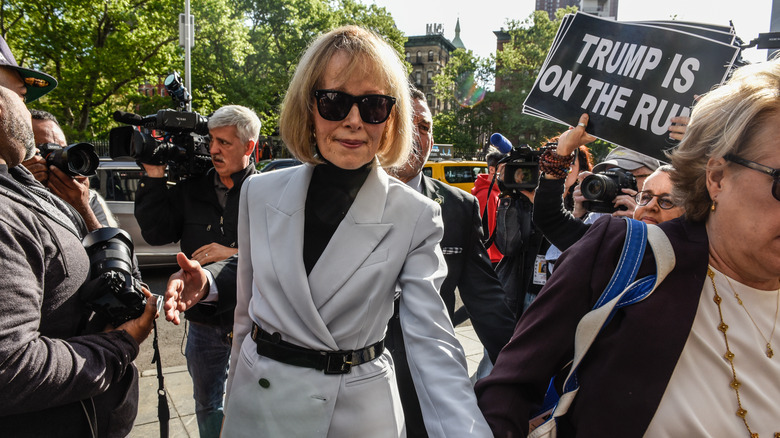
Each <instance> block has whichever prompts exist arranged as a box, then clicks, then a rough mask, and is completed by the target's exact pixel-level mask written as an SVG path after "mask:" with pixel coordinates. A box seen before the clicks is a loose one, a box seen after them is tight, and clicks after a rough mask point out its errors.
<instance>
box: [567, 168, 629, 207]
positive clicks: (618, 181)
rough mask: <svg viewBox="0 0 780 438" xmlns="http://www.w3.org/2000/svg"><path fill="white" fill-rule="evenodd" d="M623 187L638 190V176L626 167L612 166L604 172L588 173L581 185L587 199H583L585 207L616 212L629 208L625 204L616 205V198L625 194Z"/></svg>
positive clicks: (583, 194)
mask: <svg viewBox="0 0 780 438" xmlns="http://www.w3.org/2000/svg"><path fill="white" fill-rule="evenodd" d="M623 189H631V190H637V185H636V178H635V177H634V175H633V174H632V173H631V172H629V171H627V170H625V169H621V168H619V167H611V168H609V169H606V170H604V171H603V172H599V173H594V174H593V175H588V176H587V177H586V178H585V179H584V180H582V185H581V186H580V190H581V191H582V196H584V197H585V199H587V200H586V201H583V203H582V204H583V207H585V209H586V210H588V211H592V212H596V213H614V212H615V211H617V210H618V209H620V210H628V209H627V208H626V207H625V206H623V205H621V206H620V207H619V208H616V207H615V198H616V197H617V196H618V195H622V194H623Z"/></svg>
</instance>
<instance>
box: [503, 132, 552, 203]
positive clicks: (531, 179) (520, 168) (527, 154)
mask: <svg viewBox="0 0 780 438" xmlns="http://www.w3.org/2000/svg"><path fill="white" fill-rule="evenodd" d="M541 155H542V151H539V150H533V149H531V148H530V147H529V146H528V145H527V144H524V145H520V146H517V147H514V148H512V150H511V151H510V152H509V155H507V156H506V157H505V158H503V159H502V160H501V161H499V162H498V163H499V164H501V163H505V166H504V172H503V177H502V179H501V186H502V191H503V192H516V191H520V190H529V191H533V190H536V185H537V183H538V182H539V157H540V156H541Z"/></svg>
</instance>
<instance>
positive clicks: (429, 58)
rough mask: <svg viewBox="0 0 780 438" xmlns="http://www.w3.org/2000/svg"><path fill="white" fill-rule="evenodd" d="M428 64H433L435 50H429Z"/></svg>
mask: <svg viewBox="0 0 780 438" xmlns="http://www.w3.org/2000/svg"><path fill="white" fill-rule="evenodd" d="M428 62H433V50H428Z"/></svg>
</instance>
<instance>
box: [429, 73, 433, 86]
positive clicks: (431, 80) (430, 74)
mask: <svg viewBox="0 0 780 438" xmlns="http://www.w3.org/2000/svg"><path fill="white" fill-rule="evenodd" d="M428 83H429V84H432V83H433V72H432V71H430V70H428Z"/></svg>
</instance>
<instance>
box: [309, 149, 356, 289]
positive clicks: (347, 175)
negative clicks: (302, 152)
mask: <svg viewBox="0 0 780 438" xmlns="http://www.w3.org/2000/svg"><path fill="white" fill-rule="evenodd" d="M369 172H371V162H369V163H367V164H365V165H363V166H362V167H360V168H358V169H354V170H346V169H342V168H340V167H336V166H335V165H333V164H332V163H328V162H326V163H325V164H320V165H317V166H316V167H315V168H314V173H313V174H312V177H311V182H310V183H309V191H308V193H307V195H306V207H305V214H306V220H305V222H304V227H303V263H304V265H305V266H306V274H310V273H311V270H312V269H313V268H314V265H315V264H316V263H317V260H319V258H320V256H321V255H322V252H323V251H325V247H326V246H328V242H330V238H331V237H333V233H335V232H336V228H338V226H339V224H340V223H341V221H342V220H343V219H344V216H346V215H347V211H349V208H350V207H351V206H352V203H353V202H354V201H355V197H357V194H358V192H359V191H360V188H361V187H362V186H363V183H364V182H365V181H366V178H367V177H368V174H369Z"/></svg>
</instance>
